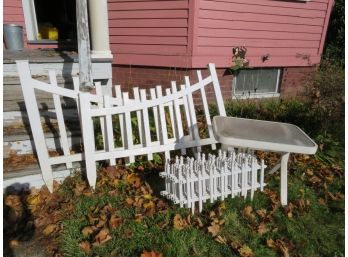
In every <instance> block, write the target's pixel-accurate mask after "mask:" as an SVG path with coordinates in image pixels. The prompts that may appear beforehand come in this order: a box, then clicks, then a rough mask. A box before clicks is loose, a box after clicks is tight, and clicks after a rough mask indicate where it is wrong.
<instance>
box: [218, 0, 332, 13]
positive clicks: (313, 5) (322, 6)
mask: <svg viewBox="0 0 348 257" xmlns="http://www.w3.org/2000/svg"><path fill="white" fill-rule="evenodd" d="M215 2H225V3H240V4H251V5H255V6H275V7H285V8H291V9H305V10H321V11H326V9H327V0H324V1H322V2H318V1H308V2H304V1H293V2H290V1H269V0H215Z"/></svg>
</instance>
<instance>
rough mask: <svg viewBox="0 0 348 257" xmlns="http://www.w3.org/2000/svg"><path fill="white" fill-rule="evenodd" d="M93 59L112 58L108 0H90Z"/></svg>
mask: <svg viewBox="0 0 348 257" xmlns="http://www.w3.org/2000/svg"><path fill="white" fill-rule="evenodd" d="M88 4H89V6H88V7H89V8H88V10H89V19H90V29H91V48H92V51H91V53H92V59H99V58H100V59H108V58H110V59H112V54H111V51H110V41H109V22H108V6H107V0H88Z"/></svg>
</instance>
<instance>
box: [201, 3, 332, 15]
mask: <svg viewBox="0 0 348 257" xmlns="http://www.w3.org/2000/svg"><path fill="white" fill-rule="evenodd" d="M200 8H201V9H203V10H221V11H232V12H243V13H259V14H261V13H263V14H278V15H286V16H293V17H307V18H323V17H325V14H326V12H325V11H321V10H303V9H293V8H283V7H273V6H257V5H255V4H240V3H226V2H215V1H206V0H202V1H201V3H200Z"/></svg>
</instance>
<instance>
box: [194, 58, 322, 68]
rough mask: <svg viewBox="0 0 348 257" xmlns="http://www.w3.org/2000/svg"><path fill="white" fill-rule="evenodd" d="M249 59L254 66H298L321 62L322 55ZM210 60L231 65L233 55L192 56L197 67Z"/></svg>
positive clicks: (218, 65) (224, 65)
mask: <svg viewBox="0 0 348 257" xmlns="http://www.w3.org/2000/svg"><path fill="white" fill-rule="evenodd" d="M248 60H249V61H250V66H252V67H292V66H293V67H296V66H312V65H315V64H318V63H319V62H320V56H314V57H311V58H310V60H307V59H303V58H299V57H296V56H275V57H272V58H271V59H270V60H269V61H266V62H262V60H261V58H259V57H251V58H249V59H248ZM209 62H212V63H215V64H216V67H218V68H220V67H221V68H226V67H231V64H232V63H231V57H227V56H226V57H224V56H194V57H193V58H192V66H193V67H195V68H203V67H205V65H206V64H207V63H209Z"/></svg>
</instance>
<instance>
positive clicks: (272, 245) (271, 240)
mask: <svg viewBox="0 0 348 257" xmlns="http://www.w3.org/2000/svg"><path fill="white" fill-rule="evenodd" d="M267 246H268V247H269V248H273V249H275V248H276V246H275V242H274V241H273V239H267Z"/></svg>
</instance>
